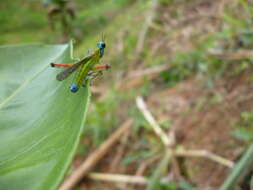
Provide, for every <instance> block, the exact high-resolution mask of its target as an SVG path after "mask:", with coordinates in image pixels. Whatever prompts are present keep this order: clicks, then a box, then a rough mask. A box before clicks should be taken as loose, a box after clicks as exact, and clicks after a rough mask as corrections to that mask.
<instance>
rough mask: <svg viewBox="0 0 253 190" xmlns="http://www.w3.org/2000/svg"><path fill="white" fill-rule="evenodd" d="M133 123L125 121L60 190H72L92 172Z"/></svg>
mask: <svg viewBox="0 0 253 190" xmlns="http://www.w3.org/2000/svg"><path fill="white" fill-rule="evenodd" d="M132 123H133V120H132V119H128V120H127V121H125V122H124V123H123V124H122V126H121V127H120V128H119V129H117V130H116V131H115V132H114V133H113V134H112V135H111V136H110V137H109V138H108V139H107V140H106V141H105V142H104V143H103V144H102V145H101V146H100V147H99V148H98V149H97V150H96V151H95V152H93V153H92V154H91V155H90V156H89V157H88V158H87V159H86V160H85V161H84V162H83V163H82V164H81V165H80V166H79V168H77V169H76V170H75V171H74V172H73V174H72V175H71V176H70V177H68V178H67V179H66V180H65V181H64V183H63V184H62V186H61V187H60V188H59V190H71V189H72V188H73V187H74V186H75V185H76V184H77V183H78V182H79V180H80V179H82V178H83V176H85V175H86V174H87V173H88V172H89V170H91V169H92V168H93V167H94V166H95V165H96V164H97V162H99V160H100V159H101V158H103V157H104V155H105V154H106V153H107V152H108V151H109V149H110V148H111V147H112V146H113V145H114V144H115V143H116V142H117V140H119V139H120V138H121V137H122V134H123V133H124V132H125V131H127V130H128V129H129V128H130V127H131V125H132Z"/></svg>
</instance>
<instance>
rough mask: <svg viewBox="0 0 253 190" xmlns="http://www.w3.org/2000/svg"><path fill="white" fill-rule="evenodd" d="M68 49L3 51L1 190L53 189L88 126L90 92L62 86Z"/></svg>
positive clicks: (45, 47)
mask: <svg viewBox="0 0 253 190" xmlns="http://www.w3.org/2000/svg"><path fill="white" fill-rule="evenodd" d="M70 49H71V48H70V46H69V45H40V44H35V45H20V46H4V47H0V81H1V84H0V189H5V190H17V189H18V190H52V189H56V188H57V186H58V185H59V183H60V182H61V180H62V179H63V177H64V173H65V172H66V170H67V168H68V166H69V164H70V162H71V159H72V157H73V154H74V152H75V149H76V147H77V144H78V142H79V137H80V134H81V131H82V127H83V126H84V120H85V115H86V110H87V106H88V102H89V91H88V89H87V88H81V89H80V90H79V91H78V92H77V93H71V92H70V91H69V86H70V84H71V82H72V81H73V76H72V77H70V78H69V79H67V80H65V81H62V82H59V81H57V80H56V79H55V76H56V74H57V73H58V72H60V71H61V69H59V68H58V69H57V68H52V67H50V65H49V63H50V62H61V63H63V62H69V61H70V54H71V52H70Z"/></svg>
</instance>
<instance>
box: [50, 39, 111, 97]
mask: <svg viewBox="0 0 253 190" xmlns="http://www.w3.org/2000/svg"><path fill="white" fill-rule="evenodd" d="M97 47H98V49H97V50H96V51H94V52H93V53H92V54H90V55H88V56H86V57H84V58H83V59H81V60H80V61H78V62H76V63H73V64H55V63H51V66H52V67H66V69H65V70H64V71H62V72H60V73H59V74H58V75H57V76H56V79H57V80H58V81H62V80H64V79H66V78H67V77H68V76H70V74H71V73H73V72H74V71H76V70H79V71H78V73H77V74H76V76H75V81H74V83H72V84H71V86H70V91H71V92H77V91H78V89H79V88H80V86H81V85H86V84H87V82H88V81H90V80H92V79H94V78H95V77H97V76H98V75H100V74H102V71H103V70H105V69H109V68H110V65H108V64H103V65H97V64H98V63H99V60H100V59H101V58H102V57H103V55H104V50H105V47H106V44H105V42H103V41H100V42H98V43H97Z"/></svg>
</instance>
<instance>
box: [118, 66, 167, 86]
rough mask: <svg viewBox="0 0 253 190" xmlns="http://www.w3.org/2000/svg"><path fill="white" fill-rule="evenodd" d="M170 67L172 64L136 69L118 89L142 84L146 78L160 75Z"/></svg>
mask: <svg viewBox="0 0 253 190" xmlns="http://www.w3.org/2000/svg"><path fill="white" fill-rule="evenodd" d="M169 68H170V65H160V66H156V67H152V68H148V69H144V70H142V71H135V72H133V73H131V74H130V75H129V76H128V77H127V78H126V79H124V80H122V81H124V82H123V83H120V84H119V86H118V87H117V89H119V90H127V89H131V88H134V87H136V86H139V85H141V84H142V83H143V82H144V81H145V79H146V78H147V79H149V80H150V79H153V78H155V77H157V76H158V74H159V73H161V72H162V71H166V70H167V69H169Z"/></svg>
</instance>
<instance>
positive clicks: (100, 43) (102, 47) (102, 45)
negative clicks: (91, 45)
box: [97, 41, 106, 49]
mask: <svg viewBox="0 0 253 190" xmlns="http://www.w3.org/2000/svg"><path fill="white" fill-rule="evenodd" d="M97 47H98V48H99V49H105V47H106V44H105V42H103V41H100V42H98V43H97Z"/></svg>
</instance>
